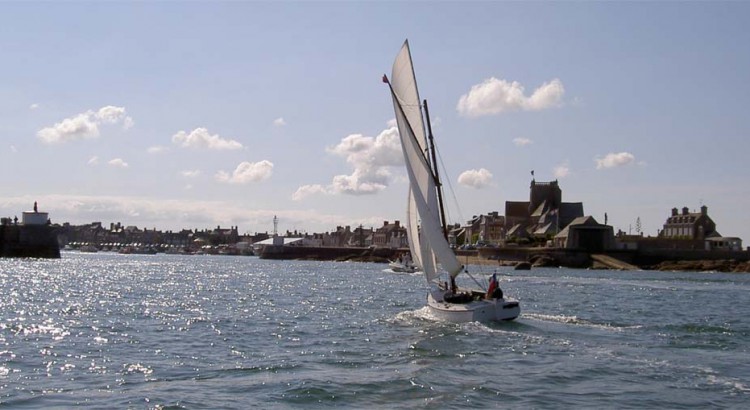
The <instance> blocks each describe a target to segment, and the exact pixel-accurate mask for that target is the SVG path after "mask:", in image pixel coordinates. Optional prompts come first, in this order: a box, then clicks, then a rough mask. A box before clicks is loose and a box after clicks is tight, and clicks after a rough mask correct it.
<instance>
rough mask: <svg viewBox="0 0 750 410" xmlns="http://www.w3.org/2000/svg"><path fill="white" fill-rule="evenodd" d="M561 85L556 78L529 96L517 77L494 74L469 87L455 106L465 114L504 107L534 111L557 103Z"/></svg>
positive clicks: (492, 111)
mask: <svg viewBox="0 0 750 410" xmlns="http://www.w3.org/2000/svg"><path fill="white" fill-rule="evenodd" d="M563 94H565V87H564V86H563V83H562V81H560V80H558V79H557V78H556V79H554V80H552V81H550V82H548V83H544V84H542V85H541V86H540V87H539V88H537V89H536V90H534V92H533V93H532V94H531V96H528V97H527V96H526V95H525V89H524V87H523V86H522V85H521V84H520V83H519V82H517V81H513V82H508V81H506V80H498V79H497V78H495V77H492V78H489V79H487V80H484V82H483V83H481V84H477V85H474V86H472V87H471V90H469V92H468V93H467V94H464V95H462V96H461V98H460V99H459V100H458V105H457V106H456V109H457V110H458V112H459V114H461V115H464V116H467V117H480V116H483V115H494V114H500V113H502V112H506V111H519V110H523V111H538V110H543V109H546V108H551V107H556V106H559V105H560V104H561V102H562V97H563Z"/></svg>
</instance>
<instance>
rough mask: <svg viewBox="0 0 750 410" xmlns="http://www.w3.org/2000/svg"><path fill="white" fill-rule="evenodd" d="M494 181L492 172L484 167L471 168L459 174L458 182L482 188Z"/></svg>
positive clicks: (470, 186)
mask: <svg viewBox="0 0 750 410" xmlns="http://www.w3.org/2000/svg"><path fill="white" fill-rule="evenodd" d="M491 182H492V173H490V171H487V170H486V169H484V168H479V169H470V170H468V171H464V172H462V173H461V175H459V176H458V183H459V184H461V185H463V186H467V187H469V188H475V189H481V188H484V187H486V186H488V185H489V184H490V183H491Z"/></svg>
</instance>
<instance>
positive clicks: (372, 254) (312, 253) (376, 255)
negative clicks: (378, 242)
mask: <svg viewBox="0 0 750 410" xmlns="http://www.w3.org/2000/svg"><path fill="white" fill-rule="evenodd" d="M406 252H409V249H393V248H359V247H351V248H349V247H327V246H279V245H266V246H264V247H263V249H262V250H261V252H260V254H259V256H260V258H261V259H304V260H331V261H332V260H355V261H369V262H388V261H389V260H392V259H395V258H396V257H398V256H399V255H400V254H403V253H406Z"/></svg>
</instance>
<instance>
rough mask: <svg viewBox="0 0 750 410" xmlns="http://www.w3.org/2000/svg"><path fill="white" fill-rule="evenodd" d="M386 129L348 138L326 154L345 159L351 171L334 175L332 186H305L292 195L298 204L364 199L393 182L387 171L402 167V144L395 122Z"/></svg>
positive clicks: (391, 122) (329, 148)
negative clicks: (320, 198) (313, 198)
mask: <svg viewBox="0 0 750 410" xmlns="http://www.w3.org/2000/svg"><path fill="white" fill-rule="evenodd" d="M388 125H389V127H388V128H386V129H385V130H383V131H382V132H381V133H380V134H378V136H376V137H374V138H373V137H367V136H364V135H362V134H351V135H348V136H346V137H344V138H342V139H341V141H340V142H339V143H338V144H337V145H335V146H332V147H328V148H327V149H326V151H327V152H328V153H330V154H333V155H336V156H339V157H343V158H345V159H346V162H347V164H349V165H350V166H351V167H352V168H354V170H353V171H352V173H351V174H349V175H336V176H334V177H333V180H332V181H331V183H330V184H329V185H327V186H323V185H318V184H314V185H304V186H301V187H300V188H299V189H297V191H296V192H295V193H294V194H293V195H292V199H294V200H296V201H299V200H301V199H303V198H305V197H307V196H310V195H313V194H318V193H324V194H331V195H333V194H347V195H367V194H374V193H377V192H379V191H382V190H383V189H385V188H386V187H387V186H388V184H389V183H390V182H391V181H392V179H393V176H392V175H391V171H390V169H389V168H390V167H393V166H403V164H404V159H403V154H402V153H401V142H400V140H399V136H398V128H397V127H396V124H395V121H389V123H388Z"/></svg>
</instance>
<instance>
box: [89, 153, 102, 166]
mask: <svg viewBox="0 0 750 410" xmlns="http://www.w3.org/2000/svg"><path fill="white" fill-rule="evenodd" d="M88 164H89V165H98V164H99V157H97V156H96V155H94V156H93V157H91V158H89V162H88Z"/></svg>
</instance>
